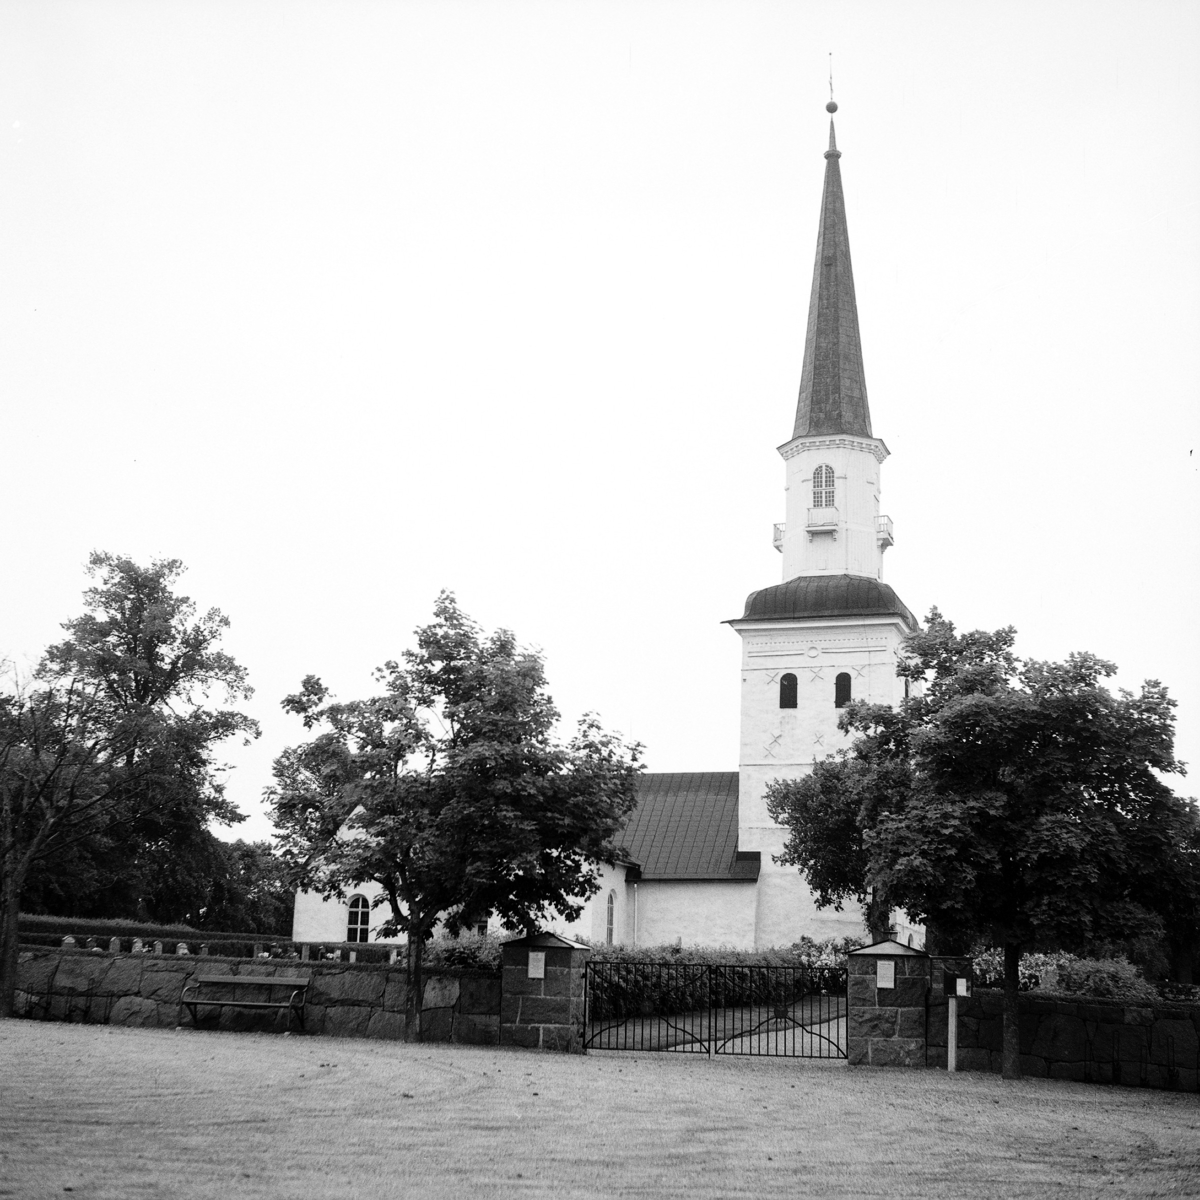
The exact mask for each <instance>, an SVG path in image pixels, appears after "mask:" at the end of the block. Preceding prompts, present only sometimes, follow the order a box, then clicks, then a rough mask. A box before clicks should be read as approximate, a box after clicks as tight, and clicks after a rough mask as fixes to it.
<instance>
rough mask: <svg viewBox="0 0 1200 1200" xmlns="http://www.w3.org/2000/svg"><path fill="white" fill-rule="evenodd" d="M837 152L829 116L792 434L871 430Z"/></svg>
mask: <svg viewBox="0 0 1200 1200" xmlns="http://www.w3.org/2000/svg"><path fill="white" fill-rule="evenodd" d="M839 158H841V154H840V153H839V152H838V149H837V147H836V146H835V145H834V143H833V122H832V121H830V122H829V150H828V151H827V152H826V154H825V191H824V193H823V194H822V196H821V224H820V227H819V229H818V231H817V261H816V264H815V266H814V267H813V282H812V293H811V295H810V298H809V302H808V330H807V333H806V335H805V338H804V366H803V368H802V369H801V372H800V399H799V401H798V403H797V405H796V425H795V428H794V430H793V432H792V437H794V438H798V437H814V436H819V435H823V434H826V435H827V434H836V433H849V434H855V435H857V436H858V437H870V436H871V413H870V411H869V410H868V408H867V384H866V379H865V377H864V375H863V361H862V343H861V342H860V341H859V336H858V305H857V303H856V301H855V298H854V274H853V272H852V271H851V269H850V234H849V233H848V232H847V229H846V202H845V200H844V199H843V198H842V172H841V168H840V166H839V165H838V159H839Z"/></svg>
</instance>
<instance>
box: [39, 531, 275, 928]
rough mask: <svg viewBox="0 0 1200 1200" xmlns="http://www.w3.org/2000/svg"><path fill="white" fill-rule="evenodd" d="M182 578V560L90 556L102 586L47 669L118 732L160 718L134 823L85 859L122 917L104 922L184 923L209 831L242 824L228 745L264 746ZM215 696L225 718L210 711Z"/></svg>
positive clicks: (211, 620) (86, 850) (209, 616)
mask: <svg viewBox="0 0 1200 1200" xmlns="http://www.w3.org/2000/svg"><path fill="white" fill-rule="evenodd" d="M183 571H184V568H183V565H182V563H180V562H179V561H178V560H177V559H163V560H156V561H153V562H151V564H150V565H149V566H140V565H139V564H137V563H135V562H134V561H133V560H132V559H129V558H126V557H123V556H119V555H113V554H105V553H100V552H96V553H93V554H92V555H91V557H90V559H89V563H88V573H89V575H91V576H92V577H93V578H94V579H96V580H97V583H96V586H94V587H91V588H89V589H88V590H87V591H86V592H85V593H84V605H85V608H86V610H87V611H86V612H85V613H84V614H83V615H82V616H79V617H76V618H75V619H74V620H71V621H68V622H66V624H65V625H64V626H63V628H64V630H65V631H66V633H67V635H68V636H67V637H66V639H65V640H64V641H62V642H59V643H58V644H57V645H54V646H51V647H50V648H49V649H48V650H47V651H46V655H45V658H44V660H43V662H42V664H41V667H40V668H39V677H40V678H42V679H44V680H47V681H59V682H61V681H63V680H70V679H74V680H79V681H81V682H84V683H86V684H88V685H89V686H92V687H94V690H95V693H96V696H97V701H98V703H99V704H101V705H102V706H104V707H105V708H106V709H107V711H108V713H109V721H110V723H112V724H113V725H114V727H115V726H116V725H117V724H118V723H120V722H121V721H124V720H128V719H130V718H132V717H135V716H136V717H138V718H139V719H143V718H152V721H150V722H149V723H148V724H146V725H145V728H146V729H147V730H149V731H152V734H151V733H149V732H148V733H147V734H146V735H145V736H142V737H141V738H140V739H139V740H138V742H137V744H136V745H131V746H130V747H129V748H128V749H127V751H126V756H125V765H126V767H127V768H128V770H129V780H128V781H127V783H126V785H125V787H124V792H123V796H124V800H125V803H126V819H125V820H124V821H123V822H121V823H119V824H117V823H114V824H113V825H112V826H111V828H110V829H108V830H98V831H97V832H96V833H95V834H94V835H93V837H92V838H91V839H90V840H89V841H88V842H86V843H84V844H82V845H81V846H79V847H78V848H77V851H76V856H75V857H76V859H77V860H86V861H87V866H88V867H89V868H90V872H89V877H90V878H92V879H93V882H94V889H95V891H94V894H95V895H97V896H99V897H100V898H102V899H103V900H104V901H106V903H105V904H104V907H106V908H108V909H113V910H120V911H111V912H107V913H105V915H113V916H117V915H122V916H124V915H128V916H136V917H140V918H142V919H152V920H170V919H177V918H178V910H179V909H180V908H181V907H185V908H186V907H188V906H189V905H190V902H191V897H192V896H193V895H194V894H196V887H193V886H191V885H190V884H188V883H187V877H188V876H189V875H190V876H194V877H196V879H195V880H193V882H196V880H198V879H199V877H200V876H202V875H203V874H204V872H205V871H206V870H207V866H206V863H209V860H212V859H213V855H214V853H215V852H214V851H213V849H212V847H211V845H210V839H211V836H212V835H211V834H210V833H208V826H209V824H210V823H211V822H213V821H216V822H220V823H223V824H230V823H233V822H237V821H241V820H243V819H244V818H243V816H242V814H241V813H239V812H238V810H237V809H236V807H235V806H234V805H233V804H231V803H230V802H229V800H228V799H227V797H226V795H225V785H224V782H223V779H222V773H223V768H222V764H221V763H220V762H219V760H218V751H219V747H220V746H221V744H222V743H224V742H226V741H227V740H228V739H229V738H232V737H242V738H244V739H247V740H248V739H250V738H253V737H257V736H258V725H257V722H255V721H254V720H253V719H251V718H250V717H248V716H246V715H245V714H244V713H242V712H239V711H238V710H237V709H236V708H233V707H231V705H232V704H233V703H235V702H237V701H238V700H247V699H249V698H250V696H251V695H252V694H253V692H252V689H251V688H250V687H249V686H248V684H247V681H246V672H245V669H244V668H243V667H241V666H239V665H238V663H237V662H235V661H234V659H233V658H232V657H231V656H230V655H229V654H227V653H226V652H225V651H224V650H222V649H221V648H220V641H221V637H222V635H223V633H224V631H225V629H226V628H228V625H229V620H228V618H227V617H226V616H224V614H223V613H221V611H220V610H219V609H215V608H213V609H209V610H208V611H207V612H204V613H199V612H198V611H197V608H196V605H195V603H194V602H193V601H192V600H191V599H190V598H189V597H187V596H184V595H181V594H180V593H179V592H178V590H177V584H178V581H179V579H180V576H181V575H182V574H183ZM214 695H216V696H218V697H221V698H223V699H224V701H225V706H223V707H222V706H218V705H217V704H213V703H212V699H213V697H214ZM80 865H81V863H80V862H79V861H77V862H76V863H74V864H67V863H64V864H63V867H64V869H69V870H70V871H72V872H73V871H74V870H75V869H77V868H78V867H79V866H80ZM172 874H173V875H174V877H175V878H174V883H172V882H171V876H172ZM54 875H55V863H54V862H53V861H51V862H50V863H48V864H47V870H46V872H45V875H44V877H43V879H42V880H41V881H40V882H42V883H43V884H45V885H47V886H48V887H53V885H54V884H55V882H56V881H55V877H54ZM59 878H60V880H61V878H62V876H61V874H60V876H59ZM155 880H157V890H156V885H155V883H154V881H155ZM202 883H203V881H202V880H201V881H200V883H199V884H198V885H197V886H202ZM181 888H182V890H181ZM58 893H59V896H60V898H61V899H70V894H71V887H70V876H68V877H67V894H66V896H63V894H62V893H63V889H62V886H61V884H60V885H59V887H58ZM67 915H77V913H75V912H71V913H69V914H67ZM95 915H100V914H99V913H96V914H95Z"/></svg>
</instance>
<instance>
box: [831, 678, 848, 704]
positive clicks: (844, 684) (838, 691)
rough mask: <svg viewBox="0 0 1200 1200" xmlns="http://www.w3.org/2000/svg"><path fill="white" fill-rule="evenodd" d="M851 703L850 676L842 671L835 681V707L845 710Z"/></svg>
mask: <svg viewBox="0 0 1200 1200" xmlns="http://www.w3.org/2000/svg"><path fill="white" fill-rule="evenodd" d="M849 703H850V676H849V675H848V674H847V673H846V672H845V671H842V672H841V673H840V674H839V675H838V677H837V678H836V679H835V680H834V681H833V706H834V708H845V707H846V705H847V704H849Z"/></svg>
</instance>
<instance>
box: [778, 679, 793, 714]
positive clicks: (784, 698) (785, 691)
mask: <svg viewBox="0 0 1200 1200" xmlns="http://www.w3.org/2000/svg"><path fill="white" fill-rule="evenodd" d="M779 707H780V708H795V707H796V677H795V675H793V674H792V673H791V671H789V672H788V673H787V674H786V675H784V676H783V677H782V678H781V679H780V680H779Z"/></svg>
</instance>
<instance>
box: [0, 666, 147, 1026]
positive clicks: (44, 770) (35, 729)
mask: <svg viewBox="0 0 1200 1200" xmlns="http://www.w3.org/2000/svg"><path fill="white" fill-rule="evenodd" d="M111 715H112V714H111V712H110V710H109V708H108V706H107V705H106V704H105V703H103V701H102V700H101V698H100V697H99V696H98V688H97V686H96V685H95V684H94V683H85V682H81V681H79V680H66V681H54V682H52V683H42V684H40V685H32V684H30V683H29V681H27V680H23V679H21V678H20V677H19V676H17V675H15V673H12V672H10V673H9V674H8V675H7V677H6V678H5V679H4V681H3V690H0V1016H4V1017H9V1016H12V1011H13V998H14V995H15V990H16V983H17V914H18V911H19V908H20V898H21V892H22V888H23V886H24V884H25V880H26V878H27V877H28V874H29V872H30V870H31V868H33V867H34V866H35V865H36V864H37V863H39V862H44V861H46V860H47V859H48V858H52V857H53V856H54V855H56V854H61V853H63V852H65V851H68V850H70V849H71V848H72V847H74V846H77V845H79V844H80V843H81V842H82V841H84V840H85V839H87V838H89V837H92V836H95V835H96V834H97V833H98V832H100V831H107V830H109V829H111V828H112V827H113V826H114V824H122V823H124V822H126V820H127V818H128V815H129V811H130V810H129V807H128V804H127V802H126V795H125V793H126V789H127V788H128V787H129V786H130V784H138V785H140V784H142V783H143V782H148V781H147V780H144V779H143V778H142V772H143V771H144V768H142V767H140V766H138V765H135V766H134V767H132V768H131V767H130V766H128V765H127V755H128V753H129V751H130V749H131V748H133V747H135V746H136V745H137V744H138V742H139V740H140V739H141V738H143V737H144V736H146V734H147V732H148V730H147V716H146V714H143V713H133V714H130V715H128V716H127V717H125V718H124V719H122V720H120V721H117V722H114V721H112V719H111Z"/></svg>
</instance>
